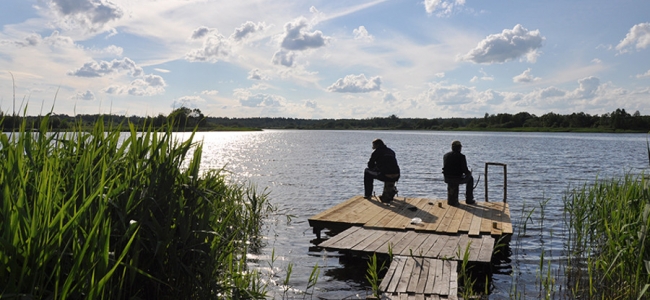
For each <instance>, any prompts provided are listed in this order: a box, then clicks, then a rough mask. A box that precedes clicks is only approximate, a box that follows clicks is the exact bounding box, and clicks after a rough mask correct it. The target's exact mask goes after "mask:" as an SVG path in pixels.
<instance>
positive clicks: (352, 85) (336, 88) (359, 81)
mask: <svg viewBox="0 0 650 300" xmlns="http://www.w3.org/2000/svg"><path fill="white" fill-rule="evenodd" d="M327 90H328V91H330V92H337V93H368V92H373V91H379V90H381V77H380V76H375V77H371V78H370V79H368V78H366V75H364V74H359V75H347V76H345V78H340V79H339V80H337V81H336V82H335V83H334V84H332V85H330V86H329V87H327Z"/></svg>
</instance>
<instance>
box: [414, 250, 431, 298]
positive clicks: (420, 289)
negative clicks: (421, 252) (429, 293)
mask: <svg viewBox="0 0 650 300" xmlns="http://www.w3.org/2000/svg"><path fill="white" fill-rule="evenodd" d="M430 269H431V259H428V258H427V259H424V262H423V266H422V273H420V278H418V284H417V286H416V287H415V293H417V294H424V288H425V287H426V286H427V279H428V278H429V270H430Z"/></svg>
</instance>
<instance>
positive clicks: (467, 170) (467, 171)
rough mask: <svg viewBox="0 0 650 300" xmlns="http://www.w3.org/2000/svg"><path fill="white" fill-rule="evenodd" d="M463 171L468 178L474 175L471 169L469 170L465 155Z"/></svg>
mask: <svg viewBox="0 0 650 300" xmlns="http://www.w3.org/2000/svg"><path fill="white" fill-rule="evenodd" d="M462 170H463V174H465V175H466V176H470V175H472V171H470V170H469V168H467V158H466V157H465V156H464V155H463V159H462Z"/></svg>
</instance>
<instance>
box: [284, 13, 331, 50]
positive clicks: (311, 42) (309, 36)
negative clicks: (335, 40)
mask: <svg viewBox="0 0 650 300" xmlns="http://www.w3.org/2000/svg"><path fill="white" fill-rule="evenodd" d="M309 30H311V26H310V25H309V23H308V22H307V19H305V18H304V17H301V18H298V19H297V20H295V21H294V22H290V23H287V24H285V25H284V34H283V36H282V42H281V43H280V46H281V47H282V49H286V50H296V51H301V50H307V49H312V48H320V47H323V46H325V43H326V42H327V41H328V39H329V38H328V37H326V36H324V35H323V33H322V32H321V31H319V30H316V31H313V32H309Z"/></svg>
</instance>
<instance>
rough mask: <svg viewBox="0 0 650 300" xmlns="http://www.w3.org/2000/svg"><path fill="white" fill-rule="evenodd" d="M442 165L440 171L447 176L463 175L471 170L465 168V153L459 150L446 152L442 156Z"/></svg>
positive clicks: (468, 173)
mask: <svg viewBox="0 0 650 300" xmlns="http://www.w3.org/2000/svg"><path fill="white" fill-rule="evenodd" d="M442 160H443V167H442V173H443V174H445V176H449V177H462V176H463V175H470V174H471V172H470V171H469V169H468V168H467V159H466V158H465V154H462V153H460V151H450V152H447V154H445V155H444V156H443V157H442Z"/></svg>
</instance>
